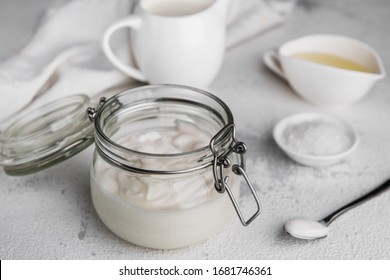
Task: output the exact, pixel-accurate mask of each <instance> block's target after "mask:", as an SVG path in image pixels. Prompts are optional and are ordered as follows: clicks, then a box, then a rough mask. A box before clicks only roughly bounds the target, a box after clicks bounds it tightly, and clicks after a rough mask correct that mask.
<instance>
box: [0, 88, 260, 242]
mask: <svg viewBox="0 0 390 280" xmlns="http://www.w3.org/2000/svg"><path fill="white" fill-rule="evenodd" d="M88 104H89V100H88V98H87V97H86V96H83V95H78V96H73V97H67V98H65V99H62V100H59V101H56V102H53V103H50V104H48V105H45V106H43V107H41V108H39V109H37V110H35V111H33V112H31V113H28V114H26V115H24V116H22V117H20V118H19V119H18V120H16V121H15V122H14V123H13V124H12V125H10V126H9V127H8V128H7V129H6V130H4V131H3V133H2V134H1V135H0V145H1V146H0V164H2V165H3V167H4V170H5V171H6V172H7V173H8V174H10V175H24V174H29V173H32V172H36V171H39V170H41V169H43V168H46V167H49V166H51V165H53V164H55V163H58V162H60V161H62V160H64V159H67V158H69V157H70V156H73V155H74V154H76V153H77V152H79V151H81V150H82V149H84V148H85V147H86V146H88V145H89V144H90V143H92V142H93V140H94V141H95V147H96V149H95V152H94V157H93V164H92V167H91V171H90V177H91V195H92V201H93V204H94V207H95V209H96V212H97V213H98V215H99V217H100V219H101V220H102V221H103V223H104V224H105V225H106V226H107V227H108V228H109V229H110V230H111V231H112V232H114V233H115V234H116V235H118V236H119V237H121V238H123V239H125V240H127V241H129V242H131V243H133V244H137V245H140V246H144V247H149V248H157V249H170V248H179V247H184V246H188V245H191V244H194V243H198V242H201V241H204V240H205V239H207V238H208V237H209V236H210V235H212V234H213V233H215V232H216V231H218V229H220V228H221V227H222V226H223V225H224V224H225V223H226V221H227V220H228V219H229V218H230V217H231V215H232V213H234V210H235V211H236V213H237V214H238V216H239V218H240V220H241V222H242V224H243V225H248V224H249V223H251V222H252V221H253V220H254V219H255V218H256V217H257V215H258V214H259V213H260V202H259V200H258V198H257V195H256V192H255V191H254V189H253V186H252V184H251V183H250V181H249V178H248V176H247V175H246V172H245V164H244V156H243V155H244V153H245V151H246V146H245V144H244V143H242V142H239V141H237V139H236V137H235V126H234V121H233V116H232V113H231V111H230V110H229V108H228V107H227V106H226V104H225V103H223V102H222V101H221V100H220V99H218V98H217V97H215V96H213V95H211V94H210V93H207V92H205V91H202V90H198V89H195V88H191V87H186V86H177V85H152V86H144V87H139V88H135V89H132V90H128V91H124V92H122V93H119V94H117V95H115V96H113V97H112V98H110V99H108V100H106V99H105V98H103V99H101V101H100V103H99V104H98V106H97V108H96V109H95V108H91V107H89V108H88V109H87V106H88ZM88 117H89V119H90V120H91V121H92V123H91V122H90V120H88ZM240 175H241V178H244V180H242V179H240ZM242 181H245V182H246V183H247V185H248V187H249V189H250V191H251V193H252V195H253V197H254V200H255V202H256V205H257V210H256V211H255V213H254V214H253V215H251V216H250V218H249V219H245V218H244V217H243V215H242V214H241V211H240V208H239V205H238V203H237V202H236V201H237V199H238V197H239V194H240V182H242Z"/></svg>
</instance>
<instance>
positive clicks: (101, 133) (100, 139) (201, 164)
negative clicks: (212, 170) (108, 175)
mask: <svg viewBox="0 0 390 280" xmlns="http://www.w3.org/2000/svg"><path fill="white" fill-rule="evenodd" d="M160 89H165V90H166V89H176V90H184V91H187V92H191V94H192V95H191V98H193V99H194V100H195V99H196V98H201V99H202V98H203V99H206V100H209V101H210V104H213V105H217V106H218V107H219V108H218V109H220V110H221V111H222V112H223V114H224V116H218V117H219V118H221V119H219V121H221V122H223V124H221V127H220V128H219V129H218V130H220V129H222V128H223V127H224V126H226V125H228V124H233V123H234V120H233V114H232V112H231V111H230V109H229V107H228V106H227V105H226V104H225V103H224V102H223V101H222V100H221V99H219V98H218V97H216V96H215V95H213V94H211V93H209V92H207V91H205V90H201V89H197V88H193V87H190V86H184V85H172V84H162V85H147V86H142V87H138V88H134V89H130V90H125V91H123V92H121V93H118V94H117V95H115V96H113V97H111V98H110V99H108V100H106V101H105V102H103V103H102V104H101V106H100V107H98V109H97V111H96V115H95V117H94V125H95V144H96V149H97V152H98V153H99V154H100V155H101V156H102V157H103V158H105V159H106V160H108V161H110V162H111V163H112V164H114V165H116V166H119V167H120V168H122V169H126V170H130V171H133V172H137V173H154V174H178V173H186V172H191V171H194V170H199V169H202V168H205V167H207V166H210V165H211V164H212V159H213V153H212V151H211V149H210V146H209V145H206V146H204V147H201V148H198V149H196V150H191V151H185V152H181V153H170V154H158V153H150V152H143V151H138V150H135V149H131V148H128V147H124V146H122V145H121V144H119V143H117V142H115V141H114V140H112V139H111V137H110V136H109V135H107V134H106V133H105V129H104V128H105V125H106V123H105V122H104V118H105V114H108V113H107V111H110V110H115V109H113V108H116V106H120V105H123V104H122V103H121V102H120V99H121V97H124V96H126V95H130V94H133V93H137V92H138V94H140V92H148V91H149V92H153V91H156V90H160ZM146 100H147V101H154V102H163V101H166V100H163V99H162V98H158V97H156V96H153V95H150V96H149V97H148V98H146V99H145V100H144V102H145V103H147V102H146ZM173 100H180V101H186V102H188V104H192V105H195V106H204V108H203V109H211V107H210V106H207V104H200V103H199V102H195V101H194V100H191V99H187V98H185V97H184V96H183V97H177V96H176V97H175V98H174V99H173ZM134 103H136V102H134ZM119 104H120V105H119ZM131 106H132V104H130V107H131ZM134 106H135V105H134ZM199 108H201V107H199ZM127 109H128V108H127ZM119 110H120V109H119ZM130 110H131V109H130ZM211 112H212V113H214V114H217V112H214V111H211ZM213 136H214V135H211V136H210V140H211V139H212V138H213ZM229 141H230V138H228V137H225V139H224V141H221V142H220V143H218V144H217V145H220V146H221V147H222V146H226V145H229V144H230V142H229ZM228 142H229V143H228ZM120 154H121V155H126V156H134V157H138V158H143V159H148V160H166V161H167V160H172V161H174V160H181V159H183V160H184V159H188V158H189V157H191V158H192V157H194V158H196V157H197V160H196V161H194V163H193V165H194V164H195V165H196V166H189V164H190V163H186V164H187V165H188V166H187V167H186V168H183V169H181V170H169V169H168V170H160V169H157V170H152V169H150V168H146V167H145V168H144V167H142V168H137V167H135V166H132V165H129V164H128V161H127V160H126V156H122V157H121V156H118V155H120ZM199 159H200V160H199Z"/></svg>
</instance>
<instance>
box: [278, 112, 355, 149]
mask: <svg viewBox="0 0 390 280" xmlns="http://www.w3.org/2000/svg"><path fill="white" fill-rule="evenodd" d="M282 139H283V142H284V144H285V145H286V147H287V148H288V149H290V150H291V151H293V152H296V153H299V154H303V155H311V156H331V155H336V154H340V153H342V152H344V151H346V150H347V149H348V148H350V147H351V145H352V138H351V137H350V135H349V134H348V132H347V131H346V129H345V128H344V126H343V125H342V124H340V123H336V122H332V121H329V120H326V119H313V120H307V121H303V122H300V123H296V124H290V125H288V126H287V127H286V128H285V130H284V132H283V135H282Z"/></svg>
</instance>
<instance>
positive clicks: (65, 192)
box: [0, 0, 390, 259]
mask: <svg viewBox="0 0 390 280" xmlns="http://www.w3.org/2000/svg"><path fill="white" fill-rule="evenodd" d="M61 2H64V1H63V0H56V1H48V0H39V1H22V0H13V1H11V0H8V1H5V0H1V1H0V42H1V44H0V59H1V60H3V59H5V58H6V57H7V56H9V55H12V54H13V53H15V52H17V51H18V50H19V49H20V48H21V47H22V46H24V45H25V44H26V43H27V42H28V40H29V39H30V38H31V36H32V34H33V32H34V30H35V28H36V27H37V25H38V20H39V18H40V16H42V14H43V11H44V10H45V9H46V7H48V6H50V5H53V4H54V3H61ZM389 19H390V1H388V0H376V1H364V0H346V1H337V0H331V1H320V0H316V1H314V0H308V1H299V3H298V7H297V9H296V10H295V12H294V14H293V16H292V18H291V19H290V20H289V21H288V22H287V23H286V24H284V25H283V26H280V27H278V28H275V29H273V30H272V31H269V32H267V33H265V34H263V35H261V36H259V37H258V38H255V39H254V40H251V41H248V42H246V43H244V44H242V45H240V46H239V47H237V48H234V49H232V50H229V51H228V52H227V55H226V59H225V62H224V65H223V68H222V70H221V72H220V74H219V76H218V77H217V79H216V80H215V82H214V83H213V84H212V86H211V88H210V90H211V91H212V92H213V93H214V94H216V95H217V96H219V97H220V98H222V99H223V100H224V101H225V102H226V103H227V104H228V105H229V106H230V108H231V110H232V111H233V113H234V116H235V119H236V124H237V129H238V136H239V138H240V139H241V140H243V141H245V142H246V143H247V145H248V147H249V154H248V172H249V175H250V177H251V178H252V180H253V181H254V182H255V183H256V185H257V191H258V193H259V195H260V198H261V201H262V203H263V209H264V211H263V213H262V214H261V216H260V217H259V218H258V219H257V220H256V221H255V222H254V223H253V224H252V225H250V226H249V227H247V228H244V227H242V226H241V224H240V223H239V221H238V219H237V217H235V216H234V217H233V218H232V219H231V221H230V222H229V223H228V225H226V227H224V228H223V229H222V230H221V231H220V232H219V233H218V234H215V235H214V236H212V237H211V238H210V239H209V240H207V241H206V242H205V243H202V244H198V245H194V246H191V247H188V248H184V249H178V250H166V251H164V250H150V249H144V248H141V247H137V246H133V245H131V244H129V243H127V242H125V241H123V240H121V239H119V238H117V237H116V236H115V235H114V234H112V233H111V232H110V231H109V230H108V229H107V228H106V227H105V226H104V225H103V224H102V223H101V221H100V220H99V218H98V217H97V215H96V213H95V211H94V209H93V206H92V203H91V198H90V190H89V166H90V163H91V155H92V151H93V148H89V149H87V150H86V151H84V152H82V153H80V154H79V155H77V156H75V157H73V158H72V159H70V160H68V161H66V162H64V163H61V164H59V165H58V166H55V167H52V168H50V169H48V170H46V171H43V172H40V173H38V174H35V175H30V176H25V177H16V178H15V177H9V176H7V175H6V174H4V172H3V171H2V170H1V171H0V258H1V259H389V256H390V253H389V252H390V238H389V236H390V225H389V222H390V203H389V199H390V192H389V193H385V194H383V195H382V196H380V197H378V198H377V199H375V200H373V201H370V202H368V203H366V204H364V205H362V206H361V207H359V208H357V209H355V210H353V211H351V212H348V213H347V214H345V215H343V216H342V217H340V218H339V219H338V220H337V221H335V222H334V223H333V224H332V226H331V232H330V235H329V236H328V237H327V238H326V239H322V240H317V241H312V242H307V241H300V240H295V239H292V238H290V237H289V236H287V235H286V234H285V233H284V232H283V231H282V225H283V223H284V222H285V221H286V220H288V219H290V218H292V217H296V216H305V217H311V218H321V217H322V216H324V215H326V214H328V213H329V212H331V211H332V210H334V209H336V208H337V207H339V206H341V205H343V204H344V203H346V202H349V201H350V200H352V199H354V198H356V197H358V196H360V195H362V194H364V193H365V192H367V191H369V190H370V189H371V188H373V187H375V186H376V185H378V184H379V183H381V182H382V181H384V180H385V179H387V178H388V177H390V141H389V137H390V110H389V109H390V83H389V79H388V78H387V79H385V80H383V81H381V82H380V83H378V84H377V85H376V86H375V87H374V89H373V90H372V91H371V92H370V94H369V95H368V96H367V97H366V98H364V100H362V101H361V102H359V103H358V104H355V105H353V106H351V107H348V108H344V109H323V108H318V107H315V106H313V105H311V104H309V103H307V102H305V101H303V100H302V99H301V98H299V97H298V96H297V95H296V94H295V93H293V92H292V90H291V89H290V88H289V87H288V85H287V84H286V83H285V82H283V81H281V80H280V79H279V78H277V77H276V76H274V75H273V74H271V73H270V72H269V71H268V70H267V69H266V68H265V67H264V65H263V64H262V62H261V56H262V53H263V52H264V51H265V50H268V49H270V48H274V47H276V46H278V45H280V44H282V43H283V42H285V41H287V40H289V39H292V38H295V37H298V36H302V35H306V34H312V33H336V34H342V35H347V36H351V37H354V38H357V39H360V40H362V41H364V42H366V43H367V44H369V45H371V46H372V47H374V48H375V49H376V50H377V51H378V52H379V54H380V55H381V56H382V58H383V61H384V64H385V68H386V71H387V72H388V73H389V72H390V70H389V62H390V52H389V50H390V35H389V34H390V33H389V31H390V29H389V24H388V22H389ZM0 96H1V93H0ZM1 102H10V100H1ZM303 111H318V112H325V113H330V114H333V115H336V116H339V117H341V118H344V119H346V120H348V121H349V122H350V123H351V124H352V125H353V126H354V127H355V128H356V130H357V132H358V133H359V136H360V139H361V143H360V146H359V148H358V150H357V151H356V152H355V153H354V154H353V155H352V156H351V157H349V158H348V159H347V160H345V161H343V162H341V163H339V164H337V165H334V166H330V167H325V168H310V167H304V166H300V165H297V164H295V163H294V162H292V161H290V160H289V159H288V158H287V157H286V156H285V155H284V154H283V153H282V152H281V151H280V150H279V149H278V148H277V146H276V145H275V143H274V142H273V140H272V138H271V131H272V128H273V126H274V125H275V123H276V122H277V121H278V120H280V119H281V118H282V117H284V116H286V115H289V114H291V113H296V112H303ZM247 201H248V194H244V196H243V198H242V199H241V203H242V204H243V205H244V206H243V207H244V208H246V202H247Z"/></svg>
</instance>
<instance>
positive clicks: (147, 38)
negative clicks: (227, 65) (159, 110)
mask: <svg viewBox="0 0 390 280" xmlns="http://www.w3.org/2000/svg"><path fill="white" fill-rule="evenodd" d="M229 2H230V1H229V0H186V1H183V0H141V1H140V2H139V4H138V6H137V8H136V10H135V13H134V14H133V15H130V16H127V17H125V18H122V19H119V20H117V21H116V22H114V23H112V24H111V25H110V26H109V27H108V28H107V30H106V31H105V34H104V37H103V42H102V43H103V50H104V53H105V54H106V56H107V58H108V59H109V60H110V61H111V62H112V64H113V65H114V66H115V67H117V68H118V69H119V70H121V71H122V72H123V73H125V74H127V75H128V76H130V77H133V78H134V79H137V80H140V81H145V82H149V83H151V84H161V83H165V84H166V83H168V84H169V83H171V84H183V85H190V86H195V87H200V88H205V87H207V86H209V84H210V83H211V82H212V81H213V79H214V78H215V76H216V75H217V74H218V71H219V69H220V67H221V65H222V61H223V58H224V53H225V36H226V28H225V17H226V13H227V8H228V5H229ZM121 28H130V29H131V31H132V32H131V38H130V49H131V50H129V51H130V52H132V54H133V56H134V58H135V62H136V64H137V68H135V67H132V66H130V65H128V64H127V63H125V62H124V61H121V60H120V59H119V58H118V57H117V56H116V55H115V54H114V52H113V50H112V48H111V46H110V40H111V36H112V35H113V34H114V33H115V32H116V31H117V30H118V29H121Z"/></svg>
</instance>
